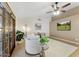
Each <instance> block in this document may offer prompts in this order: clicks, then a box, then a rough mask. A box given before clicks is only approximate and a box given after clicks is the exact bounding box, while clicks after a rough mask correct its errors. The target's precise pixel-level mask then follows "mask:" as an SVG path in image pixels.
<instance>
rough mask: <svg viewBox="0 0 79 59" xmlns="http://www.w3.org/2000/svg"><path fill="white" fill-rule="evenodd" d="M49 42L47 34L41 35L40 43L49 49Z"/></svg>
mask: <svg viewBox="0 0 79 59" xmlns="http://www.w3.org/2000/svg"><path fill="white" fill-rule="evenodd" d="M48 42H49V40H48V37H47V36H45V35H44V36H41V38H40V43H41V44H42V47H43V48H44V49H47V48H48V46H47V43H48Z"/></svg>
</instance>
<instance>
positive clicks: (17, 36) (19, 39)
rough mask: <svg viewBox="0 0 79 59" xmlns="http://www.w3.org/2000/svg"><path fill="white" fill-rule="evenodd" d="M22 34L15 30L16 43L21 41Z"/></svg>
mask: <svg viewBox="0 0 79 59" xmlns="http://www.w3.org/2000/svg"><path fill="white" fill-rule="evenodd" d="M23 36H24V32H22V31H19V30H17V32H16V41H21V39H23Z"/></svg>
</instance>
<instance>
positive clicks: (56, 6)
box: [46, 2, 71, 14]
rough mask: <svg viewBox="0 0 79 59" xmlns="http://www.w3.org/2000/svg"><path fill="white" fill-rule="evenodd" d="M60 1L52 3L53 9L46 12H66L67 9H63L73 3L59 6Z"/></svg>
mask: <svg viewBox="0 0 79 59" xmlns="http://www.w3.org/2000/svg"><path fill="white" fill-rule="evenodd" d="M58 3H59V2H55V4H54V5H51V7H52V8H54V10H53V11H48V12H46V13H47V14H48V13H51V12H53V13H54V14H56V13H58V14H59V12H66V10H63V8H65V7H67V6H69V5H71V3H67V4H65V5H63V6H62V7H58Z"/></svg>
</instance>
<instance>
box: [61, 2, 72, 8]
mask: <svg viewBox="0 0 79 59" xmlns="http://www.w3.org/2000/svg"><path fill="white" fill-rule="evenodd" d="M69 5H71V3H67V4H66V5H64V6H62V8H65V7H67V6H69Z"/></svg>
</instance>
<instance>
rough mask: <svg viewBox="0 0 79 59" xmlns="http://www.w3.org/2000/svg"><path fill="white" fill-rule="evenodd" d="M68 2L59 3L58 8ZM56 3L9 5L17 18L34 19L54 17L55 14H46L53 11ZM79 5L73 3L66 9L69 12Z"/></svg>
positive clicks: (12, 3) (18, 3) (13, 3)
mask: <svg viewBox="0 0 79 59" xmlns="http://www.w3.org/2000/svg"><path fill="white" fill-rule="evenodd" d="M66 3H68V2H59V4H58V6H59V7H61V6H63V5H65V4H66ZM52 4H54V2H10V3H9V5H10V7H11V8H12V10H13V12H14V14H15V15H16V18H17V19H19V18H32V17H52V16H53V13H49V14H46V12H48V11H52V10H53V8H52V7H51V5H52ZM78 5H79V3H77V2H73V3H71V5H70V6H68V7H66V8H64V10H69V9H71V8H74V7H75V6H78Z"/></svg>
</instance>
